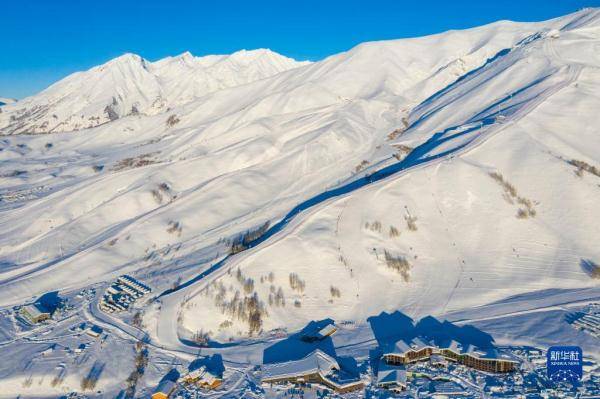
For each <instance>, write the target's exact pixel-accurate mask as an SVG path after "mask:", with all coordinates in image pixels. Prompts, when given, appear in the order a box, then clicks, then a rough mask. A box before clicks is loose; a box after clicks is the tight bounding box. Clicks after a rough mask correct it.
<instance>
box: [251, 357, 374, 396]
mask: <svg viewBox="0 0 600 399" xmlns="http://www.w3.org/2000/svg"><path fill="white" fill-rule="evenodd" d="M340 371H341V370H340V365H339V364H338V362H337V360H335V359H334V358H333V357H331V356H329V355H328V354H326V353H325V352H323V351H321V350H319V349H317V350H315V351H314V352H312V353H310V354H309V355H308V356H306V357H304V358H302V359H300V360H294V361H289V362H282V363H275V364H268V365H264V366H263V368H262V382H263V383H265V384H283V383H292V384H307V383H313V384H320V385H323V386H326V387H328V388H330V389H332V390H334V391H336V392H339V393H346V392H351V391H356V390H359V389H362V388H363V387H364V384H363V383H362V381H360V380H355V379H354V380H351V379H345V378H344V377H343V375H342V373H340Z"/></svg>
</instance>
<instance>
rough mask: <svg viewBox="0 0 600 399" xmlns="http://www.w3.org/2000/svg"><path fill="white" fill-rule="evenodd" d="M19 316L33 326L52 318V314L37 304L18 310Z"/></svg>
mask: <svg viewBox="0 0 600 399" xmlns="http://www.w3.org/2000/svg"><path fill="white" fill-rule="evenodd" d="M20 313H21V315H22V316H23V317H24V318H25V319H27V320H28V321H30V322H31V323H33V324H36V323H41V322H42V321H44V320H49V319H51V318H52V312H51V311H50V310H48V309H46V308H45V307H44V306H43V305H41V304H39V303H34V304H31V305H25V306H23V307H22V308H21V310H20Z"/></svg>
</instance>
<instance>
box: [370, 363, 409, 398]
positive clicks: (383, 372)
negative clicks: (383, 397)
mask: <svg viewBox="0 0 600 399" xmlns="http://www.w3.org/2000/svg"><path fill="white" fill-rule="evenodd" d="M406 380H407V376H406V369H405V368H404V367H403V366H393V365H389V364H387V363H385V362H384V361H380V362H379V367H378V370H377V386H378V387H379V388H385V389H388V390H390V391H395V392H400V391H404V390H406V388H407V386H408V385H407V382H406Z"/></svg>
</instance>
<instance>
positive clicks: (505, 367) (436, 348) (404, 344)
mask: <svg viewBox="0 0 600 399" xmlns="http://www.w3.org/2000/svg"><path fill="white" fill-rule="evenodd" d="M440 356H442V357H443V358H444V359H445V360H447V361H451V362H456V363H459V364H462V365H465V366H467V367H472V368H474V369H477V370H480V371H485V372H488V373H509V372H512V371H515V370H516V369H517V365H518V362H517V361H515V360H513V359H511V358H509V357H507V356H505V355H502V354H500V353H499V352H498V351H497V350H496V349H493V348H492V349H487V350H481V349H479V348H477V347H475V346H473V345H468V346H467V347H463V346H462V345H461V344H460V343H459V342H457V341H454V340H448V341H447V342H446V343H444V344H443V345H436V344H434V343H432V342H429V341H426V340H424V339H422V338H415V339H413V340H410V341H406V340H400V341H398V342H396V343H395V344H394V345H393V347H391V348H389V349H388V350H387V351H386V352H385V353H384V355H383V358H384V360H385V362H386V363H388V364H398V365H399V364H409V363H414V362H418V361H426V360H427V361H431V360H432V358H434V359H435V361H436V362H437V363H439V360H440V359H439V357H440Z"/></svg>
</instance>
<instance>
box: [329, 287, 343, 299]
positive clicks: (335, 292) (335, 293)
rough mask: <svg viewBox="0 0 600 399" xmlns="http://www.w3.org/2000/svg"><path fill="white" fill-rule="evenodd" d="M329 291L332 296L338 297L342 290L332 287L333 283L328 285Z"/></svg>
mask: <svg viewBox="0 0 600 399" xmlns="http://www.w3.org/2000/svg"><path fill="white" fill-rule="evenodd" d="M329 293H330V294H331V296H332V297H333V298H340V297H341V296H342V292H341V291H340V289H339V288H337V287H334V286H333V285H332V286H330V287H329Z"/></svg>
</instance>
